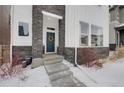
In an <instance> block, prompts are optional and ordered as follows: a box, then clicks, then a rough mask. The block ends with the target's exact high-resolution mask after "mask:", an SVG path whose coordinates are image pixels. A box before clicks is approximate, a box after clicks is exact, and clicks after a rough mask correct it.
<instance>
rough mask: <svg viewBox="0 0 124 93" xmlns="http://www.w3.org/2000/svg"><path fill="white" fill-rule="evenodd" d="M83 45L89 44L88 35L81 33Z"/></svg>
mask: <svg viewBox="0 0 124 93" xmlns="http://www.w3.org/2000/svg"><path fill="white" fill-rule="evenodd" d="M81 45H83V46H88V36H85V35H81Z"/></svg>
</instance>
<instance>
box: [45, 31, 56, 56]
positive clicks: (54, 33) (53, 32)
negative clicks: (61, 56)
mask: <svg viewBox="0 0 124 93" xmlns="http://www.w3.org/2000/svg"><path fill="white" fill-rule="evenodd" d="M47 32H51V33H54V34H55V41H54V42H55V43H54V44H55V51H54V52H47ZM45 35H46V40H45V42H46V45H45V54H53V53H57V46H56V32H55V31H50V30H46V31H45Z"/></svg>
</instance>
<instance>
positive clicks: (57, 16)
mask: <svg viewBox="0 0 124 93" xmlns="http://www.w3.org/2000/svg"><path fill="white" fill-rule="evenodd" d="M42 13H43V14H44V15H46V16H50V17H54V18H57V19H63V17H62V16H59V15H56V14H53V13H50V12H46V11H42Z"/></svg>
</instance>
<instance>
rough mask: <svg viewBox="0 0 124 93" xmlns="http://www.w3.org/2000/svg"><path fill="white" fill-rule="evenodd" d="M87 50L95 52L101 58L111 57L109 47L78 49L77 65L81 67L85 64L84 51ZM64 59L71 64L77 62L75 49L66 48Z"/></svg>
mask: <svg viewBox="0 0 124 93" xmlns="http://www.w3.org/2000/svg"><path fill="white" fill-rule="evenodd" d="M85 49H91V50H93V51H94V52H95V53H96V55H97V56H98V57H99V58H106V57H108V56H109V48H108V47H95V48H77V63H78V64H79V65H81V64H85V61H84V57H83V55H84V54H83V51H84V50H85ZM64 58H65V59H66V60H67V61H69V62H71V63H74V62H75V48H70V47H65V49H64Z"/></svg>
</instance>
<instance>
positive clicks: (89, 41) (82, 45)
mask: <svg viewBox="0 0 124 93" xmlns="http://www.w3.org/2000/svg"><path fill="white" fill-rule="evenodd" d="M79 22H81V21H79ZM85 23H88V22H85ZM88 24H89V31H88V34H85V33H82V32H81V27H80V36H79V40H80V45H79V47H81V48H82V47H83V48H85V47H86V48H88V47H92V48H94V47H104V41H103V45H102V46H92V44H91V35H92V34H91V25H94V24H91V23H88ZM102 31H103V30H102ZM102 34H103V32H102ZM81 35H87V36H88V45H84V44H82V43H81ZM103 40H104V34H103Z"/></svg>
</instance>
